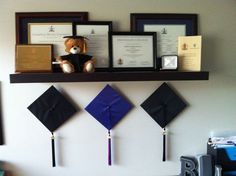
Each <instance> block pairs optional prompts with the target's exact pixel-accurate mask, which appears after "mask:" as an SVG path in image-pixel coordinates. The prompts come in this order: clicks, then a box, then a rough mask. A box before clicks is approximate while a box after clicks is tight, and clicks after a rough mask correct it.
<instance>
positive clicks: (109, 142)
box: [108, 130, 111, 166]
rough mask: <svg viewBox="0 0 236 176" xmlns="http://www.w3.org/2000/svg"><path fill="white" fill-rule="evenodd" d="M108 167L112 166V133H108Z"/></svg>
mask: <svg viewBox="0 0 236 176" xmlns="http://www.w3.org/2000/svg"><path fill="white" fill-rule="evenodd" d="M108 165H109V166H111V133H110V130H109V131H108Z"/></svg>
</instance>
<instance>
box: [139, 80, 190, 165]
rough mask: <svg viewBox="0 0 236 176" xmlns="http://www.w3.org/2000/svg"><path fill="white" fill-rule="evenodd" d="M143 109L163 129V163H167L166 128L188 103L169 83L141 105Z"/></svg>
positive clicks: (164, 84)
mask: <svg viewBox="0 0 236 176" xmlns="http://www.w3.org/2000/svg"><path fill="white" fill-rule="evenodd" d="M141 107H142V108H143V109H144V110H145V111H146V112H147V113H148V114H149V115H150V116H151V117H152V118H153V119H154V120H155V121H156V122H157V123H158V124H159V125H160V126H161V127H162V128H163V161H165V160H166V159H165V156H166V152H165V151H166V147H165V144H166V129H165V127H166V126H167V125H168V124H169V123H170V122H171V121H172V120H173V119H174V118H175V117H176V116H177V115H178V114H179V113H180V112H181V111H182V110H183V109H184V108H185V107H186V103H185V102H184V101H183V100H182V99H181V98H180V97H179V96H178V95H177V94H176V93H175V92H174V91H173V90H172V89H171V88H170V87H169V86H168V84H167V83H163V84H162V85H161V86H160V87H159V88H158V89H157V90H156V91H155V92H154V93H153V94H152V95H150V96H149V97H148V98H147V99H146V100H145V101H144V102H143V103H142V104H141Z"/></svg>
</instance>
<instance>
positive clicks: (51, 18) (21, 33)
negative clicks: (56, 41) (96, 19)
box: [15, 12, 88, 44]
mask: <svg viewBox="0 0 236 176" xmlns="http://www.w3.org/2000/svg"><path fill="white" fill-rule="evenodd" d="M15 20H16V21H15V22H16V44H28V23H56V22H60V23H62V22H70V23H73V22H79V21H88V12H16V13H15Z"/></svg>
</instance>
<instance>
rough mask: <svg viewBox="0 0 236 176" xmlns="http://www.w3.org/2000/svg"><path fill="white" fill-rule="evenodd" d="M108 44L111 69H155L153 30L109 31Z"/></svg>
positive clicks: (154, 36) (154, 35)
mask: <svg viewBox="0 0 236 176" xmlns="http://www.w3.org/2000/svg"><path fill="white" fill-rule="evenodd" d="M109 46H110V65H111V70H112V71H137V70H139V71H142V70H143V71H146V70H155V65H156V64H155V62H156V33H155V32H111V33H110V44H109Z"/></svg>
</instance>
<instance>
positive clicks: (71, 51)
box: [70, 46, 80, 54]
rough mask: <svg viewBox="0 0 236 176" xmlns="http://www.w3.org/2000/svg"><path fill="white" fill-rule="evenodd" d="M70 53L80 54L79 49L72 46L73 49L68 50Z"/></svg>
mask: <svg viewBox="0 0 236 176" xmlns="http://www.w3.org/2000/svg"><path fill="white" fill-rule="evenodd" d="M70 53H72V54H78V53H80V48H79V47H77V46H74V47H72V48H71V49H70Z"/></svg>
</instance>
